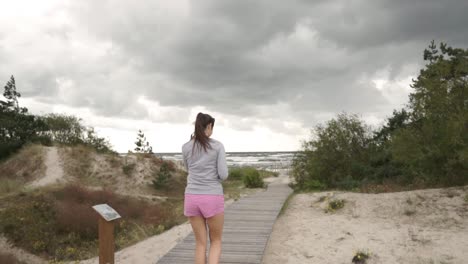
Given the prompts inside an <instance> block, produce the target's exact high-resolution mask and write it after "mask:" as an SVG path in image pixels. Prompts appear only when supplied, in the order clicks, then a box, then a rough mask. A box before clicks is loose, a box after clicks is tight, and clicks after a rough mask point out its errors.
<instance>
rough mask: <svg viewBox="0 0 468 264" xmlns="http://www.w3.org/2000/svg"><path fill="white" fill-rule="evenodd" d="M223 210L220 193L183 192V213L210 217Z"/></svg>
mask: <svg viewBox="0 0 468 264" xmlns="http://www.w3.org/2000/svg"><path fill="white" fill-rule="evenodd" d="M222 212H224V195H222V194H189V193H186V194H185V199H184V215H185V216H203V218H210V217H212V216H215V215H217V214H219V213H222Z"/></svg>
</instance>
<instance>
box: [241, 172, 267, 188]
mask: <svg viewBox="0 0 468 264" xmlns="http://www.w3.org/2000/svg"><path fill="white" fill-rule="evenodd" d="M242 181H243V182H244V185H245V187H247V188H263V186H264V185H265V183H264V182H263V179H262V177H260V173H259V172H258V171H257V170H256V169H254V168H251V169H249V170H246V171H245V174H244V175H243V176H242Z"/></svg>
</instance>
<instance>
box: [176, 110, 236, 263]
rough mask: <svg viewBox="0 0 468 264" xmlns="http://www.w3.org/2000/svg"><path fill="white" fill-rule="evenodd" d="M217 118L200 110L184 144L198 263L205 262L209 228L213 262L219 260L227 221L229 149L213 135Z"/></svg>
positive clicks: (186, 206)
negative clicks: (222, 183) (227, 159)
mask: <svg viewBox="0 0 468 264" xmlns="http://www.w3.org/2000/svg"><path fill="white" fill-rule="evenodd" d="M214 122H215V119H214V118H213V117H211V116H210V115H208V114H203V113H198V115H197V119H196V121H195V133H194V134H193V135H192V136H191V139H190V141H189V142H187V143H185V144H184V145H183V146H182V156H183V158H184V163H185V168H186V169H187V171H188V179H187V187H186V188H185V200H184V215H185V216H187V217H188V218H189V220H190V224H191V225H192V229H193V233H194V234H195V241H196V249H195V263H197V264H205V263H206V262H205V259H206V255H205V252H206V244H207V228H206V226H207V225H208V230H209V236H210V243H211V246H210V251H209V256H208V263H209V264H216V263H219V258H220V256H221V236H222V233H223V225H224V194H223V186H222V185H221V181H223V180H226V179H227V177H228V168H227V165H226V153H225V151H224V146H223V144H222V143H221V142H219V141H217V140H214V139H212V138H210V136H211V134H212V133H213V126H214Z"/></svg>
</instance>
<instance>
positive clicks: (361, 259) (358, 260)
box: [351, 250, 371, 264]
mask: <svg viewBox="0 0 468 264" xmlns="http://www.w3.org/2000/svg"><path fill="white" fill-rule="evenodd" d="M370 255H371V254H370V253H369V252H368V251H367V252H364V251H362V250H359V251H358V252H356V254H354V256H353V259H352V260H351V261H352V262H353V263H355V264H365V263H366V262H367V260H368V259H369V258H370Z"/></svg>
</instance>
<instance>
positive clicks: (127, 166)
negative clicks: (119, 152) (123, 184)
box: [122, 163, 136, 176]
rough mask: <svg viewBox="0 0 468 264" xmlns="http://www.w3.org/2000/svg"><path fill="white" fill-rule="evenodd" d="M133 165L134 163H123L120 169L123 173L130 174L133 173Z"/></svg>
mask: <svg viewBox="0 0 468 264" xmlns="http://www.w3.org/2000/svg"><path fill="white" fill-rule="evenodd" d="M135 166H136V164H135V163H129V164H125V165H123V166H122V171H123V173H125V175H127V176H130V175H131V174H132V173H133V170H135Z"/></svg>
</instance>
